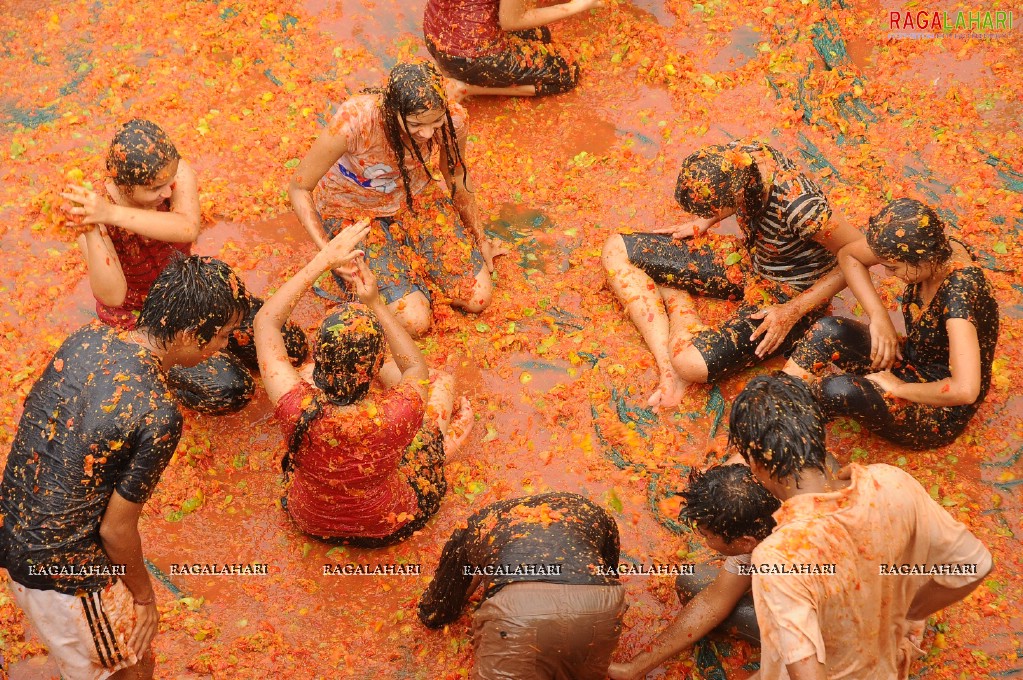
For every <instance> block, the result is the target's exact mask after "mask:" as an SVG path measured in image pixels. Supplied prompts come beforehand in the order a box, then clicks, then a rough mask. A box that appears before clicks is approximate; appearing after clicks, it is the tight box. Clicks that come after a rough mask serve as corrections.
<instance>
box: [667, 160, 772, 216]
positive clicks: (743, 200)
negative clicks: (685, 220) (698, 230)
mask: <svg viewBox="0 0 1023 680" xmlns="http://www.w3.org/2000/svg"><path fill="white" fill-rule="evenodd" d="M675 201H676V202H677V203H678V204H679V206H680V207H681V208H682V209H683V210H685V211H686V212H688V213H692V214H694V215H697V216H699V217H703V218H707V219H709V218H711V217H714V216H716V215H717V214H718V212H719V211H720V210H721V209H722V208H735V211H736V213H737V214H738V216H739V217H741V218H744V219H745V220H746V221H747V222H749V223H752V222H753V219H752V218H753V217H754V216H756V215H758V214H759V213H760V212H761V211H762V210H763V208H764V181H763V178H762V177H761V174H760V169H759V168H758V167H757V164H756V161H755V160H753V157H752V155H750V154H749V152H747V151H745V150H743V149H741V148H733V147H730V146H723V145H720V144H715V145H711V146H706V147H703V148H702V149H700V150H698V151H696V152H694V153H692V154H690V155H689V156H688V157H686V159H685V160H684V161H682V169H681V170H680V171H679V174H678V181H677V182H676V184H675Z"/></svg>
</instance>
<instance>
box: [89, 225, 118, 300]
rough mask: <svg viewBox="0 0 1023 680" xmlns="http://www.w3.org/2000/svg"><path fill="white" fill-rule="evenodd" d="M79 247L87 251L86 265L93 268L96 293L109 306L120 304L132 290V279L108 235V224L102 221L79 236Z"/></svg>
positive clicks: (94, 292)
mask: <svg viewBox="0 0 1023 680" xmlns="http://www.w3.org/2000/svg"><path fill="white" fill-rule="evenodd" d="M78 247H79V248H80V249H81V251H82V254H83V255H85V266H86V267H87V268H88V270H89V288H91V289H92V294H93V296H94V297H95V298H96V299H97V300H99V301H100V302H102V303H103V304H104V305H107V306H108V307H120V306H121V305H123V304H124V297H125V296H126V295H127V294H128V283H127V281H126V280H125V278H124V271H122V269H121V259H120V258H119V257H117V250H115V249H114V244H113V242H112V241H111V240H110V236H108V235H107V230H106V228H105V227H104V226H103V225H101V224H99V225H96V226H94V227H93V228H92V229H90V230H89V231H87V232H85V233H84V234H82V235H81V236H79V237H78Z"/></svg>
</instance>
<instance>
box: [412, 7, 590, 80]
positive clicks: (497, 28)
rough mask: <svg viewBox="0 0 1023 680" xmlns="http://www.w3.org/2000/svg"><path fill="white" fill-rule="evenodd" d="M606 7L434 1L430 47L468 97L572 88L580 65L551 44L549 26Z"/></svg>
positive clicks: (427, 20) (428, 23)
mask: <svg viewBox="0 0 1023 680" xmlns="http://www.w3.org/2000/svg"><path fill="white" fill-rule="evenodd" d="M603 5H604V2H603V0H569V1H568V2H564V3H561V4H558V5H552V6H550V7H536V8H533V9H526V6H525V2H524V0H429V1H428V2H427V3H426V12H425V14H424V15H423V35H424V37H425V38H426V47H427V49H429V50H430V54H431V55H433V58H434V59H435V60H436V61H437V64H438V65H439V66H440V68H441V70H442V71H443V72H444V75H446V76H448V77H449V78H451V79H453V80H454V81H455V87H454V88H453V91H454V92H456V93H460V94H461V95H462V96H465V95H473V94H478V95H480V94H482V95H506V96H512V97H534V96H543V95H550V94H561V93H562V92H568V91H569V90H571V89H572V88H573V87H575V86H576V83H577V82H578V81H579V65H578V64H577V63H575V60H574V59H573V58H572V56H571V54H570V53H569V52H568V51H567V50H565V49H564V48H563V47H561V46H559V45H556V44H554V43H552V42H551V31H550V29H549V28H547V26H546V24H550V23H552V22H555V21H559V20H561V19H567V18H568V17H572V16H575V15H577V14H581V13H583V12H585V11H587V10H590V9H596V8H598V7H602V6H603Z"/></svg>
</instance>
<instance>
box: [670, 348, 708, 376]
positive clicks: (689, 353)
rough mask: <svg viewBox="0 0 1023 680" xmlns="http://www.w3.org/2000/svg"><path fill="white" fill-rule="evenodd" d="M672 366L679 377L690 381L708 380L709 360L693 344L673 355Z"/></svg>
mask: <svg viewBox="0 0 1023 680" xmlns="http://www.w3.org/2000/svg"><path fill="white" fill-rule="evenodd" d="M671 366H672V368H674V369H675V373H676V374H677V375H678V377H679V378H681V379H682V380H685V381H686V382H689V383H705V382H707V361H706V360H705V359H704V358H703V355H702V354H700V350H698V349H696V348H695V347H693V346H692V345H689V346H688V347H687V348H686V349H684V350H682V351H681V352H679V353H678V354H675V355H673V356H672V357H671Z"/></svg>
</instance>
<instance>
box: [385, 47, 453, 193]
mask: <svg viewBox="0 0 1023 680" xmlns="http://www.w3.org/2000/svg"><path fill="white" fill-rule="evenodd" d="M370 92H375V93H378V94H380V95H381V96H380V103H381V106H382V107H383V111H384V132H385V133H386V134H387V143H388V144H390V146H391V149H393V150H394V154H395V155H396V156H397V157H398V171H399V172H400V173H401V181H402V184H403V185H404V186H405V203H406V204H407V205H408V208H409V210H411V211H412V212H413V213H415V208H414V207H413V205H412V189H411V183H410V178H409V174H408V170H406V169H405V153H406V151H407V149H406V147H405V144H404V142H403V141H402V134H401V133H402V132H403V131H404V133H405V134H406V135H407V136H408V139H410V140H412V139H413V136H412V133H411V132H409V128H408V120H407V119H408V117H409V116H415V115H418V114H421V113H426V112H427V111H444V124H443V125H442V126H441V135H440V137H441V142H440V143H441V145H442V149H443V151H444V152H445V155H446V157H447V167H448V174H449V176H451V177H454V174H455V170H456V169H457V168H459V167H461V169H462V178H463V180H465V179H467V178H468V172H467V170H466V168H465V163H464V162H463V160H462V153H461V151H459V149H458V135H457V133H456V132H455V122H454V121H453V120H452V119H451V111H450V109H449V108H448V97H447V94H445V92H444V79H443V78H442V77H441V74H440V72H439V71H437V68H436V67H435V66H434V65H433V64H432V63H430V62H428V61H414V62H400V63H398V64H395V66H394V68H392V69H391V72H390V74H389V75H388V77H387V84H386V85H385V86H384V87H383V89H374V90H370ZM427 149H428V150H430V149H433V139H432V138H431V139H430V141H429V142H428V143H427ZM412 152H413V153H414V154H415V156H416V159H418V160H419V162H420V163H421V164H422V166H423V167H424V168H426V171H427V173H429V174H430V176H431V177H432V176H433V173H432V172H430V167H429V165H427V162H426V158H425V157H424V156H423V154H422V153H421V152H420V151H419V145H418V144H417V143H415V142H414V141H413V142H412ZM427 156H429V153H427ZM454 196H455V184H454V182H452V183H451V197H452V198H454Z"/></svg>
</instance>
